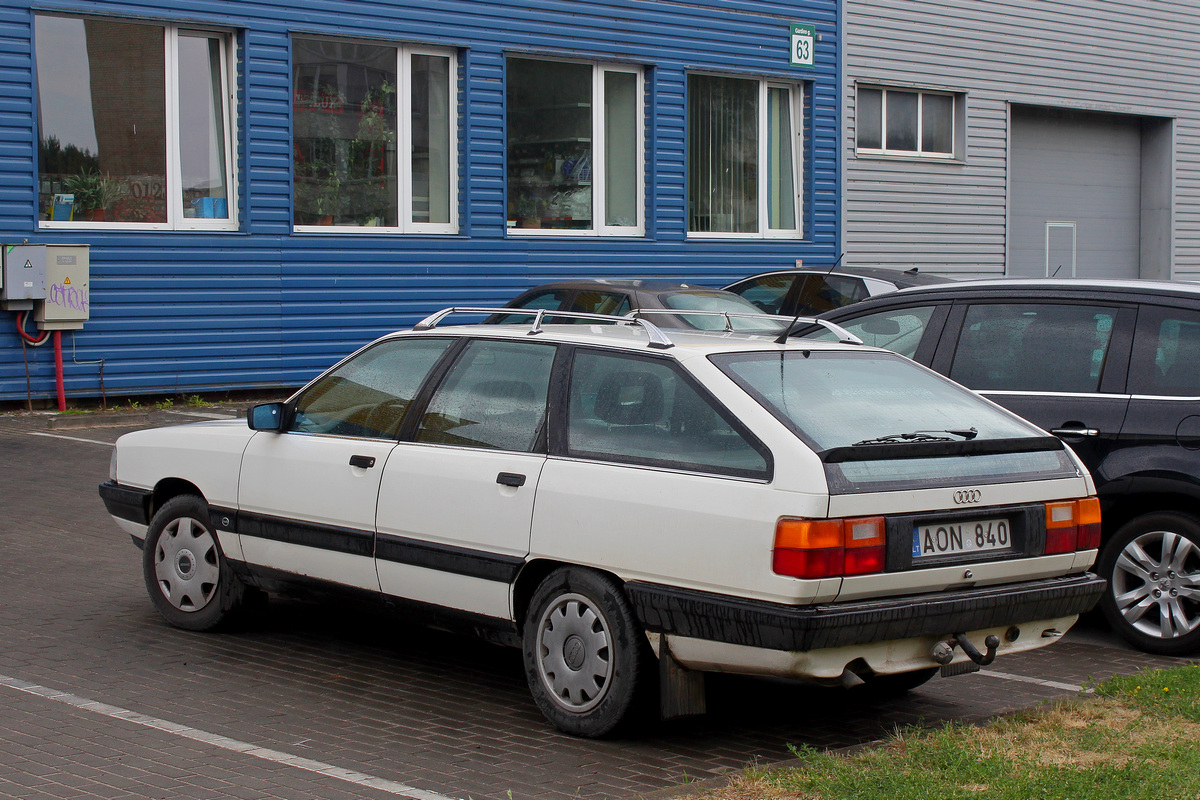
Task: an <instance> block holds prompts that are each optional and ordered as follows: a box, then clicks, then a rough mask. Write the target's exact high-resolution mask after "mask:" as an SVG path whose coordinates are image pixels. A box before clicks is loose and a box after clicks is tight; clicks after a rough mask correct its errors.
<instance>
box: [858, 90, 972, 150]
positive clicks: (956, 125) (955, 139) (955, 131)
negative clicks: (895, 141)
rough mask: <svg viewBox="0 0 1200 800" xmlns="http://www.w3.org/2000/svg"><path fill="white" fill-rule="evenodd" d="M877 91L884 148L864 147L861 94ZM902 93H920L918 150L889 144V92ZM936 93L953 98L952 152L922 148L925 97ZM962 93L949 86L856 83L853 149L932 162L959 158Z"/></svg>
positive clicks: (916, 133)
mask: <svg viewBox="0 0 1200 800" xmlns="http://www.w3.org/2000/svg"><path fill="white" fill-rule="evenodd" d="M864 89H865V90H868V91H874V92H879V93H880V112H879V141H880V144H881V145H882V146H881V147H862V146H861V145H859V143H858V142H859V132H860V130H861V127H860V126H861V125H862V115H861V114H860V113H859V109H860V107H861V104H860V101H859V97H860V93H861V92H862V91H863V90H864ZM889 91H892V92H903V93H904V94H915V95H917V129H916V131H915V136H916V142H917V149H916V150H902V149H897V148H889V147H888V146H887V107H888V103H887V95H888V92H889ZM926 95H934V96H938V97H949V98H950V152H949V153H945V152H941V151H934V150H929V151H926V150H923V149H921V148H922V147H923V144H924V142H923V141H922V139H923V135H924V127H925V114H924V111H925V96H926ZM962 101H963V95H962V93H961V92H953V91H949V90H946V89H918V88H916V87H912V86H909V87H905V86H881V85H877V84H870V83H863V84H857V85H856V86H855V88H854V110H855V118H854V152H855V153H856V154H858V155H866V156H889V157H893V158H896V157H899V158H917V159H929V160H931V161H959V160H961V157H960V154H959V148H960V143H959V135H960V129H961V126H960V120H959V115H960V110H961V108H962Z"/></svg>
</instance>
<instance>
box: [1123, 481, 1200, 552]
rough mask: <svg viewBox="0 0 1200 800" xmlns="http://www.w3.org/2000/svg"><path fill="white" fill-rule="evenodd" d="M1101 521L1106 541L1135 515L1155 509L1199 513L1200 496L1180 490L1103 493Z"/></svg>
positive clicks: (1156, 510)
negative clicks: (1107, 494)
mask: <svg viewBox="0 0 1200 800" xmlns="http://www.w3.org/2000/svg"><path fill="white" fill-rule="evenodd" d="M1101 501H1102V502H1103V503H1104V512H1103V518H1102V521H1101V524H1102V526H1103V540H1104V541H1105V542H1107V541H1108V540H1109V539H1111V538H1112V537H1113V535H1114V534H1115V533H1116V532H1117V531H1118V530H1120V529H1121V527H1122V526H1123V525H1125V524H1126V523H1127V522H1129V521H1130V520H1132V519H1135V518H1136V517H1140V516H1143V515H1144V514H1150V513H1155V512H1158V511H1176V512H1180V513H1183V514H1188V515H1190V516H1193V517H1200V498H1198V497H1196V496H1195V495H1192V494H1189V493H1185V492H1182V491H1153V492H1124V493H1121V494H1114V495H1109V496H1107V497H1102V498H1101Z"/></svg>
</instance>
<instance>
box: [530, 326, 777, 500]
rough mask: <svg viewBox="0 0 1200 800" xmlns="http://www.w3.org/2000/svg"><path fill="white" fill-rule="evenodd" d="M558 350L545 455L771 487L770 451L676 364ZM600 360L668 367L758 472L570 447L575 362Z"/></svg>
mask: <svg viewBox="0 0 1200 800" xmlns="http://www.w3.org/2000/svg"><path fill="white" fill-rule="evenodd" d="M563 349H564V350H565V352H562V351H560V353H561V357H562V358H563V362H562V367H561V368H559V367H557V365H556V373H557V374H556V376H555V377H554V378H552V380H551V385H550V411H549V415H550V416H549V419H550V424H549V425H548V426H547V427H548V433H549V450H548V453H549V455H550V456H551V457H557V458H565V459H569V460H572V461H583V462H591V463H597V464H612V465H615V466H620V467H628V468H631V469H649V470H655V471H661V472H674V473H679V474H683V475H698V476H703V477H707V478H718V479H726V480H740V481H751V482H755V483H770V482H771V481H772V480H774V477H775V456H774V453H773V452H772V450H771V448H770V447H768V446H767V444H766V443H765V442H764V441H763V440H762V439H760V438H759V437H758V436H757V434H755V433H754V431H752V430H751V429H750V428H749V427H748V426H747V425H746V424H745V423H744V422H742V420H741V419H739V418H738V417H737V415H736V414H734V413H733V412H732V411H730V410H729V408H728V407H727V406H726V405H725V404H724V403H723V402H721V401H720V400H719V399H718V398H717V397H716V396H715V395H714V394H713V393H712V392H711V391H710V390H709V389H708V387H707V386H705V385H704V383H703V382H702V381H701V380H699V379H698V378H697V377H696V376H695V375H693V374H692V373H691V371H690V370H688V369H686V368H685V367H684V366H683V365H682V364H680V363H679V361H678V360H677V359H675V358H672V357H670V356H658V355H651V354H648V353H640V352H637V351H634V350H626V349H615V348H607V347H595V346H591V345H580V346H573V345H572V346H567V347H565V348H563ZM580 354H583V355H598V356H601V357H610V358H620V359H628V360H630V361H634V362H639V363H643V364H653V365H656V366H663V367H666V369H668V370H669V371H671V372H672V373H673V374H674V376H675V377H676V378H677V379H678V380H679V382H680V385H681V386H685V387H687V388H689V389H691V390H692V391H693V392H695V395H696V397H697V398H698V399H700V400H702V401H703V402H704V403H705V404H706V405H707V406H708V407H709V408H710V409H711V410H712V411H713V412H714V413H715V414H716V416H717V417H718V418H719V419H720V420H721V421H722V422H724V423H725V424H727V425H728V426H729V427H730V429H731V430H732V431H733V432H734V433H736V434H737V435H738V436H739V437H740V438H741V439H742V440H743V441H744V442H745V443H746V444H747V445H748V446H749V447H750V449H752V450H753V451H754V452H756V453H758V454H759V455H760V456H761V457H762V459H763V469H762V470H744V469H739V468H736V467H720V466H714V465H700V464H695V463H692V464H685V463H681V462H672V461H671V460H670V459H658V458H645V457H639V456H633V455H623V454H619V453H599V452H593V451H589V450H583V449H575V448H572V447H571V446H570V444H571V437H570V426H571V413H570V412H571V410H570V401H571V391H572V387H573V384H574V381H575V369H576V366H577V357H578V356H579V355H580Z"/></svg>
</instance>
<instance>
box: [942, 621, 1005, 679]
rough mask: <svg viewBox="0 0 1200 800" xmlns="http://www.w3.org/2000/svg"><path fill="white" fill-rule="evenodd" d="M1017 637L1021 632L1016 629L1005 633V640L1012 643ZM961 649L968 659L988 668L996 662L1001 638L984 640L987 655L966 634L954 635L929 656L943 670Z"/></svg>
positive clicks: (990, 636)
mask: <svg viewBox="0 0 1200 800" xmlns="http://www.w3.org/2000/svg"><path fill="white" fill-rule="evenodd" d="M1017 636H1020V631H1018V630H1017V629H1016V628H1015V627H1014V628H1010V629H1009V630H1007V631H1005V634H1004V638H1006V639H1008V640H1009V641H1010V642H1012V641H1015V640H1016V638H1017ZM956 646H957V647H961V648H962V651H963V652H964V653H966V654H967V658H969V659H971V660H972V661H973V662H975V663H976V664H978V665H979V666H980V667H986V666H987V665H988V664H991V663H992V662H993V661H995V660H996V650H997V649H998V648H999V647H1000V637H999V636H995V635H989V636H988V637H987V638H986V639H984V640H983V646H984V647H986V648H987V652H986V653H981V652H979V650H978V649H976V647H975V645H973V644H971V640H970V639H968V638H967V635H966V634H965V633H956V634H954V640H953V641H950V640H949V639H947V640H945V641H941V642H938V643H937V644H935V645H934V646H933V649H932V650H930V651H929V655H930V657H931V658H933V660H934V661H936V662H937V663H939V664H941V665H942V667H943V669H944V668H945V667H946V666H947V665H948V664H949V663H950V662H951V661H953V660H954V648H955V647H956Z"/></svg>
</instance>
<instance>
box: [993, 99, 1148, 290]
mask: <svg viewBox="0 0 1200 800" xmlns="http://www.w3.org/2000/svg"><path fill="white" fill-rule="evenodd" d="M1011 142H1012V144H1011V149H1010V152H1011V155H1012V161H1011V170H1010V178H1011V180H1010V195H1009V201H1010V204H1009V208H1010V216H1009V220H1010V227H1009V232H1010V237H1009V249H1008V274H1010V275H1016V276H1021V277H1044V276H1046V275H1047V274H1048V273H1049V274H1053V273H1055V272H1056V271H1057V274H1058V277H1060V278H1062V277H1071V276H1076V277H1087V278H1136V277H1138V276H1139V252H1140V230H1141V220H1140V197H1141V172H1142V169H1141V125H1140V123H1139V122H1138V121H1137V120H1136V119H1130V118H1126V117H1117V116H1113V115H1103V114H1085V113H1078V112H1069V111H1060V110H1034V109H1027V108H1026V109H1017V108H1014V109H1013V115H1012V139H1011Z"/></svg>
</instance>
